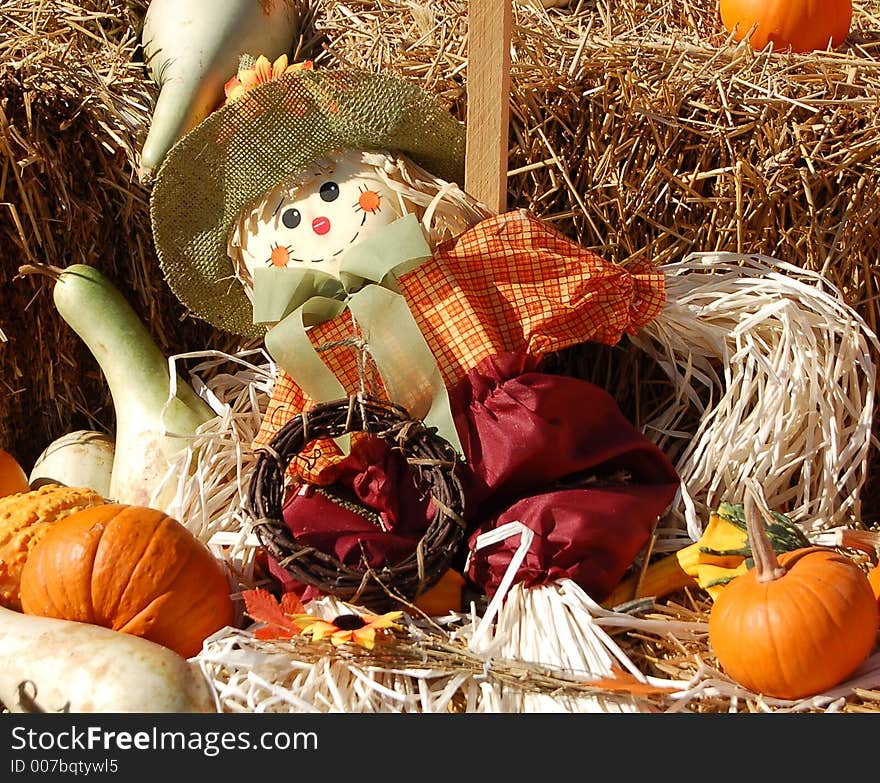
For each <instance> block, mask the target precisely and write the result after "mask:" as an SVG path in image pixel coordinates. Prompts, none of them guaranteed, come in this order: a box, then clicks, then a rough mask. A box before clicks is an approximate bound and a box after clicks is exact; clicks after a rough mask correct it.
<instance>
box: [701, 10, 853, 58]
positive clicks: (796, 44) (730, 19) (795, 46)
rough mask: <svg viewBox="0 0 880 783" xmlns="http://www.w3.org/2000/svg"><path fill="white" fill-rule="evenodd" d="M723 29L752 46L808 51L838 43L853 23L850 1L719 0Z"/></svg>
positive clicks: (837, 44)
mask: <svg viewBox="0 0 880 783" xmlns="http://www.w3.org/2000/svg"><path fill="white" fill-rule="evenodd" d="M718 7H719V11H720V12H721V22H722V24H723V25H724V27H725V29H726V30H727V31H728V32H730V33H732V34H733V37H734V38H735V39H736V40H737V41H741V40H743V38H745V37H746V36H747V35H748V34H749V31H750V30H751V29H752V27H753V26H754V25H755V24H757V28H756V29H755V31H754V33H752V35H751V37H750V38H749V45H750V46H751V47H752V48H753V49H763V48H764V47H765V46H766V45H767V44H768V43H769V42H770V41H772V42H773V48H774V50H776V51H780V50H784V49H789V48H790V49H791V50H792V51H794V52H809V51H812V50H814V49H825V48H826V47H827V46H828V43H829V41H830V42H831V47H832V48H834V47H836V46H840V44H842V43H843V41H844V40H845V39H846V36H847V35H848V34H849V27H850V24H851V23H852V0H720V2H719V6H718Z"/></svg>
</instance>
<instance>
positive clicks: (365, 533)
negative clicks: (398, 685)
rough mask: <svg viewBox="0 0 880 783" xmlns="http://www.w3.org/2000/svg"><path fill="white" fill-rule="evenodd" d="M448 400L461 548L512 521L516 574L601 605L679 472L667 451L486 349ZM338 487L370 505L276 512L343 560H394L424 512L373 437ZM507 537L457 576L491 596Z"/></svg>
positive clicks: (301, 501)
mask: <svg viewBox="0 0 880 783" xmlns="http://www.w3.org/2000/svg"><path fill="white" fill-rule="evenodd" d="M450 398H451V402H452V409H453V413H454V415H455V422H456V428H457V430H458V433H459V437H460V438H461V442H462V446H463V450H464V457H465V465H464V469H463V472H462V478H463V483H464V485H465V490H466V518H467V520H468V523H469V526H470V528H469V532H470V537H469V547H470V548H473V544H474V541H475V540H476V538H477V536H478V535H480V534H481V533H484V532H487V531H489V530H492V529H493V528H495V527H496V526H498V525H502V524H505V523H507V522H510V521H518V522H520V523H522V524H524V525H526V526H527V527H529V528H530V529H532V530H533V531H534V532H535V534H536V535H535V537H534V540H533V542H532V545H531V547H530V549H529V551H528V553H527V555H526V558H525V561H524V562H523V564H522V565H521V566H520V569H519V572H518V574H517V581H522V582H523V583H524V584H526V585H527V586H535V585H539V584H542V583H545V582H549V581H553V580H556V579H559V578H561V577H569V578H571V579H573V580H574V581H575V582H577V583H578V584H579V585H580V586H581V587H582V588H583V589H584V590H585V591H586V592H587V593H589V594H590V596H591V597H593V598H594V599H595V600H597V601H601V600H602V599H603V598H604V597H605V596H606V595H607V594H608V593H609V592H610V591H611V590H612V589H613V588H614V586H615V585H616V584H617V583H618V582H619V581H620V579H621V578H622V576H623V575H624V572H625V571H626V569H627V568H628V567H629V566H630V565H631V564H632V562H633V560H634V559H635V557H636V555H637V554H638V553H639V551H640V550H641V549H642V547H643V546H644V545H645V544H646V543H647V540H648V537H649V535H650V532H651V529H652V527H653V525H654V523H655V522H656V520H657V518H658V517H659V516H660V515H661V514H662V513H663V512H664V511H665V510H666V508H667V507H668V506H669V504H670V503H671V502H672V501H673V499H674V497H675V494H676V491H677V489H678V485H679V479H678V476H677V474H676V471H675V468H674V467H673V465H672V463H671V462H670V460H669V459H668V457H667V456H666V455H665V454H664V453H663V452H662V451H661V450H660V449H659V448H657V446H655V445H654V444H653V443H652V442H651V441H650V440H648V438H646V437H645V436H644V435H643V434H642V433H640V432H639V431H638V430H637V429H636V428H635V427H634V426H633V425H632V424H631V423H630V422H629V421H628V420H627V419H626V418H625V417H624V416H623V414H622V413H621V411H620V409H619V408H618V406H617V404H616V402H615V401H614V399H613V398H612V397H611V396H610V395H609V394H608V393H607V392H605V391H604V390H602V389H601V388H599V387H597V386H595V385H594V384H591V383H589V382H587V381H584V380H580V379H577V378H570V377H567V376H560V375H551V374H548V373H542V372H540V370H539V369H538V362H537V360H535V359H534V358H532V357H527V356H523V355H519V354H503V355H500V356H496V357H492V358H491V359H488V360H486V361H484V362H482V363H481V364H480V365H479V366H478V367H476V368H474V369H472V370H471V371H470V372H469V373H468V374H467V376H466V377H465V378H464V380H463V381H462V382H461V383H460V384H459V385H458V386H457V387H456V388H454V389H452V390H451V392H450ZM338 485H339V487H338V489H339V490H340V491H341V492H342V493H343V494H348V495H350V496H351V497H352V498H353V499H355V500H357V502H358V503H360V504H362V505H363V506H365V507H366V508H369V509H371V512H372V513H371V514H369V515H364V514H361V513H356V512H354V511H352V510H350V508H349V507H346V506H344V505H341V504H340V503H339V502H338V501H337V500H333V499H330V498H328V497H327V496H326V495H325V494H323V493H322V492H320V491H315V490H313V489H311V488H303V490H301V491H300V492H299V493H294V494H293V495H292V496H291V498H290V499H289V500H288V501H287V503H286V504H285V509H284V516H285V522H286V524H287V525H288V526H289V527H290V529H291V531H292V532H293V533H294V534H295V535H296V537H297V539H298V540H299V541H300V542H301V543H303V544H305V545H310V546H315V547H318V548H320V549H322V550H324V551H327V552H332V553H333V554H334V555H335V556H336V557H337V558H339V559H340V560H341V561H343V562H346V563H349V564H352V565H353V564H356V563H358V562H360V560H361V558H362V553H366V555H367V558H368V559H369V561H370V564H371V565H373V566H379V565H382V564H384V563H393V562H395V561H396V560H399V559H401V558H402V557H403V556H405V554H406V553H408V552H409V551H412V549H413V548H414V547H415V545H416V544H417V542H418V540H419V539H420V538H421V536H422V533H423V532H424V530H425V528H426V527H427V525H428V524H429V522H430V519H431V517H432V509H431V503H430V498H429V497H427V496H426V495H425V493H424V492H423V489H424V488H420V487H418V486H416V483H415V481H414V479H413V477H412V475H411V473H410V471H409V469H408V467H407V466H406V464H405V462H404V460H403V458H402V457H401V455H400V454H398V453H395V452H392V451H391V450H390V449H389V448H388V447H387V445H386V444H385V443H384V442H383V441H380V440H376V439H364V440H363V444H362V446H361V447H359V448H358V449H357V451H353V452H352V454H351V455H350V456H349V457H348V458H347V459H346V462H345V470H344V471H343V473H342V475H341V477H340V479H339V482H338ZM371 517H372V518H371ZM519 544H520V541H519V537H518V536H514V537H512V538H509V539H507V540H506V541H504V542H500V543H497V544H493V545H491V546H489V547H485V548H481V549H480V550H478V551H472V552H471V553H470V557H469V560H468V569H467V574H466V576H467V577H468V578H469V579H470V580H471V581H472V582H473V583H474V585H475V586H476V587H477V588H478V589H480V590H482V591H484V592H485V593H486V595H487V596H489V597H491V595H492V594H493V593H494V592H495V590H496V589H497V588H498V585H499V583H500V581H501V579H502V578H503V576H504V573H505V571H506V569H507V566H508V565H509V563H510V560H511V557H512V556H513V554H514V553H515V552H516V550H517V548H518V547H519ZM465 554H467V553H466V552H463V553H462V564H463V562H464V555H465ZM274 573H275V575H276V576H278V577H279V578H281V579H284V578H285V575H284V574H283V573H281V572H280V571H279V570H278V569H277V568H276V569H275V571H274ZM285 587H286V588H287V589H296V587H297V586H296V585H293V584H291V583H289V582H288V583H287V584H286V585H285Z"/></svg>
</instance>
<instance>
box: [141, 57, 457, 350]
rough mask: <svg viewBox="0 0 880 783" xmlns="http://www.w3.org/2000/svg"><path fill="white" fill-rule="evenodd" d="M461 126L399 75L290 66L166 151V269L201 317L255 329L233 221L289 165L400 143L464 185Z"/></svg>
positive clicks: (154, 211) (160, 240)
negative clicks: (236, 260) (230, 249)
mask: <svg viewBox="0 0 880 783" xmlns="http://www.w3.org/2000/svg"><path fill="white" fill-rule="evenodd" d="M464 143H465V134H464V125H463V124H462V123H461V122H459V121H458V120H456V119H455V118H454V117H452V115H451V114H450V113H449V112H448V111H447V110H446V109H445V108H444V107H443V106H442V105H441V104H440V102H439V101H438V100H437V99H436V97H434V96H432V95H430V94H429V93H427V92H425V91H424V90H422V89H421V88H420V87H418V86H417V85H415V84H413V83H411V82H408V81H405V80H403V79H399V78H396V77H392V76H388V75H383V74H375V73H369V72H366V71H359V70H335V69H334V70H331V69H325V70H322V69H315V70H300V71H295V72H292V73H286V74H284V75H283V76H282V77H281V78H279V79H277V80H275V81H269V82H267V83H264V84H260V85H258V86H256V87H254V88H253V89H251V90H250V91H248V92H247V93H245V94H244V95H243V96H241V97H240V98H238V99H237V100H235V101H234V102H231V103H228V104H226V105H225V106H223V107H222V108H220V109H218V110H217V111H215V112H213V113H212V114H211V115H210V116H209V117H208V118H207V119H205V120H204V121H202V122H201V123H200V124H199V125H198V126H196V127H195V128H194V129H193V130H191V131H190V132H189V133H188V134H186V135H185V136H184V137H183V138H182V139H180V141H178V142H177V143H176V144H175V145H174V147H172V149H171V150H170V151H169V153H168V154H167V156H166V157H165V160H164V162H163V164H162V166H161V167H160V169H159V171H158V172H157V175H156V179H155V180H154V182H153V187H152V194H151V198H150V213H151V219H152V227H153V238H154V242H155V246H156V251H157V254H158V257H159V264H160V267H161V269H162V273H163V274H164V275H165V279H166V280H167V281H168V285H169V286H170V287H171V290H172V291H173V292H174V294H175V295H176V296H177V298H178V299H179V300H180V301H181V302H182V303H183V304H184V305H185V306H186V307H187V308H189V310H190V311H191V312H192V313H193V314H194V315H196V316H198V317H199V318H202V319H204V320H205V321H208V322H209V323H211V324H212V325H214V326H216V327H218V328H220V329H224V330H227V331H229V332H233V333H235V334H238V335H241V336H244V337H248V338H255V337H261V336H263V334H265V327H264V326H263V325H261V324H254V323H253V311H252V307H251V303H250V300H249V299H248V297H247V294H246V293H245V292H244V290H243V288H242V286H241V284H240V283H239V281H238V280H237V279H236V278H235V276H234V271H233V265H232V262H231V260H230V259H229V257H228V255H227V240H228V237H229V232H230V230H231V227H232V224H233V222H234V220H235V219H236V218H237V216H238V215H239V213H240V212H241V210H242V209H243V208H245V207H246V206H250V205H252V204H254V203H255V202H256V200H257V199H259V198H260V197H262V196H263V195H264V194H265V193H267V192H268V191H269V190H270V189H271V188H273V187H274V186H276V185H278V184H279V183H280V182H282V181H284V180H285V179H286V178H287V177H288V176H290V175H292V174H295V173H296V172H297V171H300V170H302V169H304V168H305V167H307V166H308V165H309V164H311V163H312V162H314V161H315V160H317V159H319V158H322V157H325V156H326V155H328V154H330V153H333V152H339V151H342V150H345V149H349V150H364V151H367V150H390V151H394V152H398V153H402V154H405V155H406V156H407V157H409V158H410V159H412V160H413V161H414V162H415V163H417V164H419V165H420V166H422V167H423V168H425V169H426V170H428V171H429V172H431V173H432V174H434V175H435V176H437V177H440V178H442V179H444V180H447V181H450V182H456V183H459V184H461V182H462V177H463V169H464Z"/></svg>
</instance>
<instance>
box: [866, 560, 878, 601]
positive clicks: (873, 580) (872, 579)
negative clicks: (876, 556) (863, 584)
mask: <svg viewBox="0 0 880 783" xmlns="http://www.w3.org/2000/svg"><path fill="white" fill-rule="evenodd" d="M868 582H869V583H870V584H871V589H872V590H873V591H874V598H876V599H877V602H878V604H880V565H876V566H874V567H873V568H872V569H871V570H870V571H868Z"/></svg>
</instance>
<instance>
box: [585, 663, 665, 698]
mask: <svg viewBox="0 0 880 783" xmlns="http://www.w3.org/2000/svg"><path fill="white" fill-rule="evenodd" d="M611 670H612V673H613V675H614V676H613V677H600V678H598V679H595V680H589V681H587V682H585V683H584V685H587V686H589V687H590V688H600V689H601V690H603V691H612V692H614V693H631V694H632V695H633V696H650V695H653V694H657V693H670V692H674V691H675V690H676V689H675V688H670V687H668V686H662V685H651V684H650V683H647V682H642V681H641V680H638V679H636V678H635V677H633V675H632V674H630V673H629V672H625V671H623V669H620V668H618V667H617V666H612V667H611Z"/></svg>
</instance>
